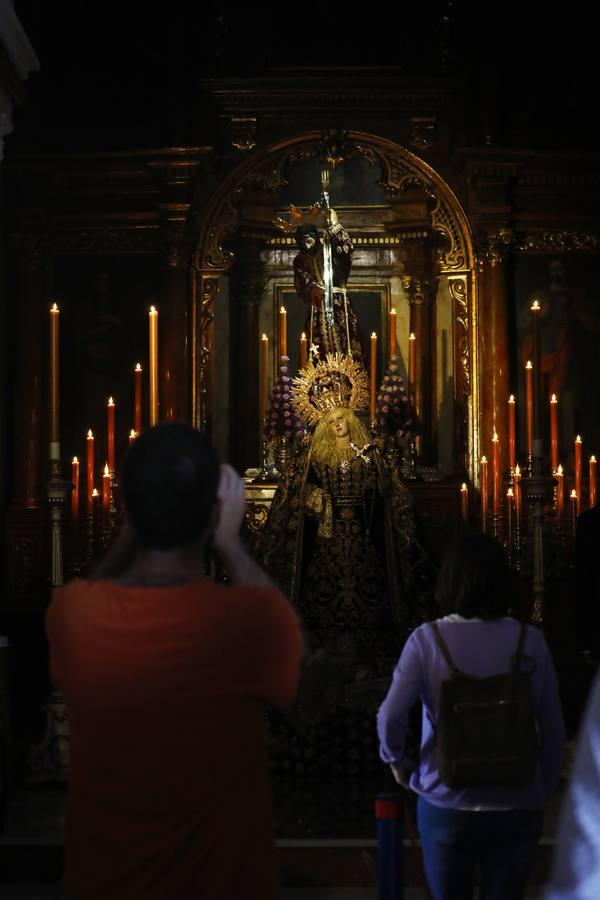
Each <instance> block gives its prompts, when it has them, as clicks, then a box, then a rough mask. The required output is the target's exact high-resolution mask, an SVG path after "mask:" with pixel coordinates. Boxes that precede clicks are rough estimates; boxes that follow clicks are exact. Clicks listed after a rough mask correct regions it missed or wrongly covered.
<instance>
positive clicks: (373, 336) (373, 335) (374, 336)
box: [371, 331, 377, 340]
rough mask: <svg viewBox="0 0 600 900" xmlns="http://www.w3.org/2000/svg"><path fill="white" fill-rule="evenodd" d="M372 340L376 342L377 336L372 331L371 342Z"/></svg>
mask: <svg viewBox="0 0 600 900" xmlns="http://www.w3.org/2000/svg"><path fill="white" fill-rule="evenodd" d="M373 338H375V340H377V335H376V334H375V332H374V331H372V332H371V340H373Z"/></svg>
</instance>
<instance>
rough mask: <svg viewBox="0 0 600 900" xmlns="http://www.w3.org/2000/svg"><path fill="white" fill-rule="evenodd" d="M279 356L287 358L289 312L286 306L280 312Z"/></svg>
mask: <svg viewBox="0 0 600 900" xmlns="http://www.w3.org/2000/svg"><path fill="white" fill-rule="evenodd" d="M279 355H280V356H287V310H286V308H285V306H282V307H281V309H280V310H279Z"/></svg>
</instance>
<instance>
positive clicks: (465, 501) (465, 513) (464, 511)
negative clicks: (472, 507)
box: [460, 481, 469, 525]
mask: <svg viewBox="0 0 600 900" xmlns="http://www.w3.org/2000/svg"><path fill="white" fill-rule="evenodd" d="M460 513H461V516H462V520H463V522H464V523H465V525H468V524H469V488H468V487H467V485H466V484H465V482H464V481H463V483H462V484H461V486H460Z"/></svg>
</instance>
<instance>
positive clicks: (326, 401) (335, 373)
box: [290, 353, 369, 425]
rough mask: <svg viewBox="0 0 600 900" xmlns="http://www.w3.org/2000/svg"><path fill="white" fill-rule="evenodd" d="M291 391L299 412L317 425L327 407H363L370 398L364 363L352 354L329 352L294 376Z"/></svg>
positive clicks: (329, 408)
mask: <svg viewBox="0 0 600 900" xmlns="http://www.w3.org/2000/svg"><path fill="white" fill-rule="evenodd" d="M290 393H291V397H292V403H293V405H294V409H295V411H296V414H297V415H298V416H300V418H301V419H302V420H303V421H304V422H306V423H307V424H309V425H316V424H317V422H318V421H319V420H320V419H321V416H322V415H323V413H325V412H327V411H328V410H332V409H340V408H342V407H344V408H346V409H363V408H364V407H365V406H366V404H367V400H368V399H369V379H368V376H367V373H366V371H365V369H364V366H363V365H362V363H360V362H357V360H355V359H353V358H352V357H351V356H343V355H342V354H340V353H328V354H327V356H326V358H325V359H324V360H322V361H321V362H319V363H317V365H316V366H315V365H310V364H309V365H308V366H307V367H306V368H304V369H303V370H302V371H301V372H300V373H299V374H298V375H297V376H296V378H294V380H293V381H292V388H291V391H290Z"/></svg>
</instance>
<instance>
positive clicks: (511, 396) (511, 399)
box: [508, 394, 515, 403]
mask: <svg viewBox="0 0 600 900" xmlns="http://www.w3.org/2000/svg"><path fill="white" fill-rule="evenodd" d="M508 402H509V403H514V402H515V395H514V394H511V395H510V397H509V398H508Z"/></svg>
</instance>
